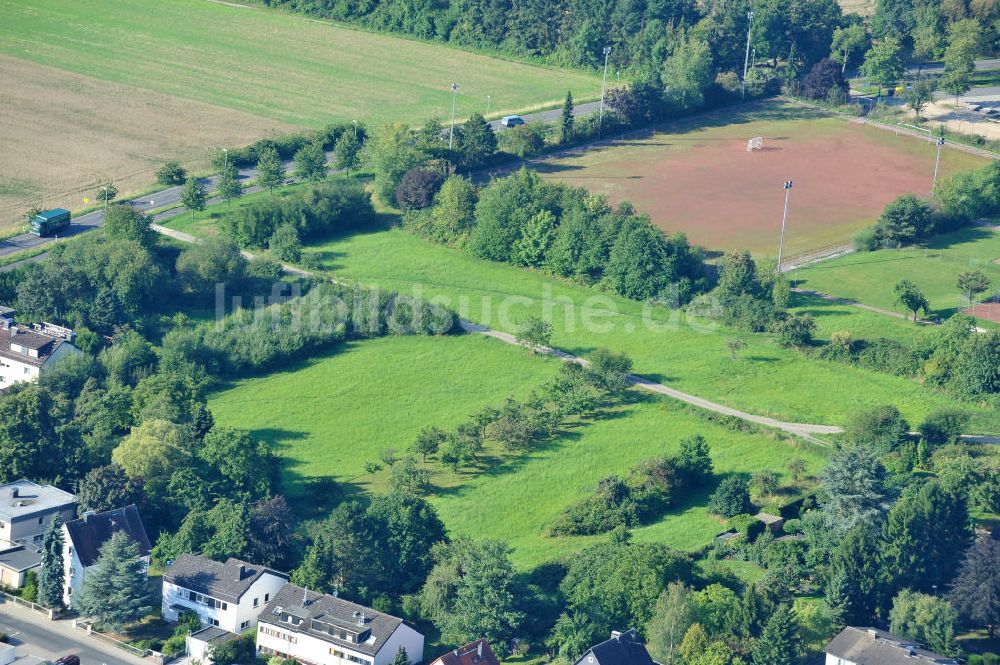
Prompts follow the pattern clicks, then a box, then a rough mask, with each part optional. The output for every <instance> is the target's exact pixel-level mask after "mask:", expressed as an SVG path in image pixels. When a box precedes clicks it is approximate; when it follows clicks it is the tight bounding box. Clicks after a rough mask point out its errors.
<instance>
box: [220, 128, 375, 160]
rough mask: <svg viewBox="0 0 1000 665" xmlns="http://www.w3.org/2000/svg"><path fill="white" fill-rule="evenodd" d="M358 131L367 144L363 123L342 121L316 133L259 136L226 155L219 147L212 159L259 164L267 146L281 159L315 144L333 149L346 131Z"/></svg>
mask: <svg viewBox="0 0 1000 665" xmlns="http://www.w3.org/2000/svg"><path fill="white" fill-rule="evenodd" d="M355 131H356V132H357V133H358V141H359V143H364V140H365V137H366V136H367V133H366V131H365V127H364V125H361V124H358V125H355V124H354V123H350V122H340V123H334V124H330V125H327V126H326V127H324V128H322V129H318V130H316V131H314V132H299V133H293V134H280V135H278V136H272V137H269V138H266V139H260V140H259V141H255V142H253V143H251V144H250V145H248V146H244V147H242V148H229V149H228V150H227V151H226V152H225V154H223V152H222V151H221V150H220V151H218V153H217V154H216V156H215V157H214V159H213V162H220V163H219V164H216V166H221V165H222V163H223V162H228V163H229V164H233V165H235V166H236V167H238V168H251V167H253V166H256V165H257V160H258V159H259V158H260V153H261V152H262V151H263V150H265V149H266V148H274V149H275V150H277V152H278V156H279V157H281V158H282V159H286V160H287V159H291V158H292V157H294V156H295V153H296V152H298V151H299V150H301V149H302V148H304V147H306V146H307V145H310V144H312V143H319V144H320V145H322V146H323V149H324V150H333V148H334V146H335V145H336V143H337V141H338V139H340V137H341V136H343V135H344V134H345V133H347V132H351V133H352V134H353V133H354V132H355Z"/></svg>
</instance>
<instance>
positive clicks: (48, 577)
mask: <svg viewBox="0 0 1000 665" xmlns="http://www.w3.org/2000/svg"><path fill="white" fill-rule="evenodd" d="M65 580H66V573H65V570H64V568H63V536H62V526H61V523H60V521H59V516H58V515H56V516H55V517H54V518H53V519H52V522H51V523H50V524H49V528H48V530H47V531H46V532H45V539H44V540H43V541H42V566H41V570H39V571H38V602H39V603H40V604H42V605H44V606H45V607H48V608H49V609H53V610H61V609H63V585H64V584H65Z"/></svg>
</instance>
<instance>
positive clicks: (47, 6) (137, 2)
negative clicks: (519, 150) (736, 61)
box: [0, 0, 601, 127]
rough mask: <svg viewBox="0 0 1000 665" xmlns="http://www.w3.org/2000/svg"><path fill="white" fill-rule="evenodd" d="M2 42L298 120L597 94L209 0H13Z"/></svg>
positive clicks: (402, 117) (6, 8) (35, 55)
mask: <svg viewBox="0 0 1000 665" xmlns="http://www.w3.org/2000/svg"><path fill="white" fill-rule="evenodd" d="M0 53H5V54H7V55H11V56H14V57H17V58H23V59H26V60H31V61H34V62H38V63H42V64H45V65H49V66H52V67H56V68H59V69H65V70H69V71H72V72H75V73H77V74H84V75H86V76H92V77H94V78H97V79H102V80H109V81H115V82H118V83H124V84H128V85H131V86H135V88H136V94H142V93H141V90H142V89H149V90H155V91H156V92H159V93H167V94H171V95H176V96H178V97H183V98H186V99H193V100H198V101H202V102H207V103H210V104H215V105H218V106H222V107H226V108H232V109H237V110H240V111H245V112H249V113H252V114H254V115H258V116H262V117H267V118H272V119H275V120H280V121H283V122H285V123H289V124H292V125H303V126H310V127H317V126H320V125H322V124H324V123H327V122H331V121H333V120H352V119H358V120H363V121H364V122H366V123H368V124H377V123H379V122H383V121H388V120H393V121H406V122H410V123H413V124H422V123H423V122H424V120H426V119H427V118H433V117H437V118H444V117H445V116H447V115H449V114H450V111H451V101H452V99H451V98H452V93H451V91H450V89H449V86H450V85H451V84H452V83H458V84H459V86H460V87H459V91H458V98H457V115H458V117H459V118H465V117H468V116H469V115H470V114H471V113H473V112H477V111H478V112H483V111H485V110H486V96H487V95H489V96H490V97H491V100H490V108H491V110H492V111H493V112H494V114H496V113H502V112H503V111H511V110H525V109H528V108H533V107H539V106H544V105H551V104H557V103H559V102H560V101H561V100H562V99H563V97H565V95H566V91H567V90H568V89H569V90H572V91H573V95H574V97H576V98H578V99H588V98H591V99H592V98H595V97H597V96H599V95H600V89H601V85H600V83H601V82H600V79H599V78H598V77H597V76H595V75H592V74H587V73H581V72H573V71H566V70H558V69H554V68H546V67H539V66H532V65H526V64H521V63H517V62H511V61H507V60H502V59H499V58H494V57H488V56H484V55H478V54H475V53H470V52H467V51H462V50H458V49H453V48H448V47H445V46H441V45H437V44H429V43H423V42H419V41H414V40H407V39H402V38H398V37H389V36H385V35H380V34H375V33H370V32H365V31H361V30H352V29H347V28H343V27H338V26H333V25H331V24H329V23H325V22H322V21H316V20H311V19H307V18H302V17H296V16H291V15H287V14H282V13H279V12H274V11H270V10H267V9H264V8H262V7H253V6H239V5H236V4H232V3H221V2H218V3H217V2H206V1H205V0H170V2H155V3H154V2H149V1H148V0H116V2H114V3H113V4H111V5H109V3H106V2H101V1H100V0H74V1H73V2H64V1H63V0H9V1H6V2H4V3H3V20H2V21H0Z"/></svg>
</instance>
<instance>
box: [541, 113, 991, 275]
mask: <svg viewBox="0 0 1000 665" xmlns="http://www.w3.org/2000/svg"><path fill="white" fill-rule="evenodd" d="M756 136H761V137H763V138H764V148H763V150H761V151H755V152H753V153H748V152H747V150H746V147H747V140H748V139H749V138H751V137H756ZM934 160H935V151H934V147H933V146H932V145H931V144H929V143H927V142H926V141H922V140H919V139H914V138H912V137H906V136H895V135H894V134H893V133H892V132H887V131H884V130H881V129H878V128H875V127H871V126H867V125H863V124H859V123H854V122H846V121H845V120H844V119H843V118H840V117H836V116H833V115H830V114H826V113H823V112H820V111H817V110H814V109H811V108H804V107H802V106H800V105H798V104H793V103H791V102H786V101H783V100H766V101H761V102H755V103H751V104H745V105H739V106H734V107H730V108H726V109H721V110H716V111H711V112H708V113H704V114H699V115H698V116H696V117H692V118H687V119H684V120H682V121H679V122H676V123H670V124H668V125H666V126H664V127H662V128H660V129H658V131H656V132H653V133H651V134H640V135H638V136H635V137H633V136H629V137H627V138H625V139H623V140H619V141H614V142H611V143H609V144H607V145H601V146H599V147H593V148H589V149H586V150H582V151H576V152H573V153H571V154H568V155H564V156H560V157H558V158H554V159H546V160H542V161H540V162H539V163H538V164H537V168H538V169H539V171H541V172H542V173H544V174H546V177H548V178H551V179H554V180H561V181H564V182H566V183H569V184H572V185H577V186H582V187H586V188H587V189H589V190H591V191H594V192H597V193H601V194H605V195H607V196H608V197H609V198H610V199H611V200H612V201H614V202H618V201H622V200H626V201H631V202H632V203H633V204H634V205H635V207H636V209H637V210H638V211H640V212H643V213H647V214H649V216H650V219H651V221H652V222H653V223H654V224H655V225H656V226H658V227H660V228H661V229H663V230H664V231H665V232H667V233H675V232H683V233H685V234H687V236H688V238H689V239H690V240H691V241H692V242H693V243H695V244H698V245H701V246H703V247H706V248H708V249H711V250H730V249H735V250H741V251H742V250H746V249H748V250H750V251H752V252H754V253H755V254H758V255H770V256H775V255H777V253H778V244H779V235H780V229H781V218H782V209H783V204H784V198H785V197H784V190H783V188H782V183H783V182H785V181H786V180H789V179H791V180H792V181H793V182H794V187H793V189H792V191H791V199H790V206H789V218H788V229H787V233H786V234H785V256H786V257H790V256H794V255H796V254H801V253H804V252H808V251H810V250H815V249H817V248H821V247H826V246H829V245H833V244H837V243H843V242H846V241H848V240H850V237H851V235H852V234H853V233H854V232H856V231H857V230H858V229H860V228H861V227H863V226H866V225H867V224H870V223H871V222H873V221H874V220H875V219H876V218H877V217H878V216H879V214H880V213H881V212H882V209H883V208H884V207H885V205H886V204H887V203H889V202H890V201H891V200H892V199H894V198H895V197H897V196H899V195H900V194H904V193H909V192H915V193H918V194H921V195H925V194H927V193H928V192H929V190H930V186H931V180H932V178H933V174H934ZM986 163H987V161H986V160H984V159H983V158H980V157H977V156H973V155H969V154H967V153H964V152H961V151H959V150H954V149H952V150H946V151H943V152H942V155H941V172H942V173H943V174H944V176H947V175H950V174H953V173H955V172H957V171H966V170H973V169H976V168H979V167H981V166H984V165H985V164H986Z"/></svg>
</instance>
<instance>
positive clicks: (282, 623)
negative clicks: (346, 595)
mask: <svg viewBox="0 0 1000 665" xmlns="http://www.w3.org/2000/svg"><path fill="white" fill-rule="evenodd" d="M400 648H402V649H403V650H404V651H405V652H406V656H407V658H409V660H410V662H411V663H413V664H414V665H417V664H418V663H420V662H422V661H423V658H424V636H423V635H421V634H420V633H418V632H417V631H416V630H414V629H413V628H411V627H410V626H409V625H407V624H406V623H405V622H404V621H403V620H402V619H400V618H398V617H394V616H392V615H389V614H385V613H384V612H377V611H375V610H373V609H371V608H370V607H365V606H363V605H358V604H356V603H352V602H349V601H347V600H344V599H342V598H338V597H337V596H333V595H329V594H321V593H316V592H314V591H307V590H306V589H303V588H302V587H300V586H296V585H294V584H288V585H286V586H285V587H284V588H283V589H282V590H281V591H280V592H278V594H277V595H276V596H275V597H274V598H273V599H272V600H271V602H270V603H268V606H267V607H266V608H264V611H263V612H262V613H261V615H260V617H259V618H258V620H257V653H258V654H260V655H263V656H280V657H281V658H292V659H295V660H297V661H299V662H302V663H310V664H311V665H388V664H389V663H390V662H391V661H392V659H393V658H395V656H396V652H397V651H398V650H399V649H400Z"/></svg>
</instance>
